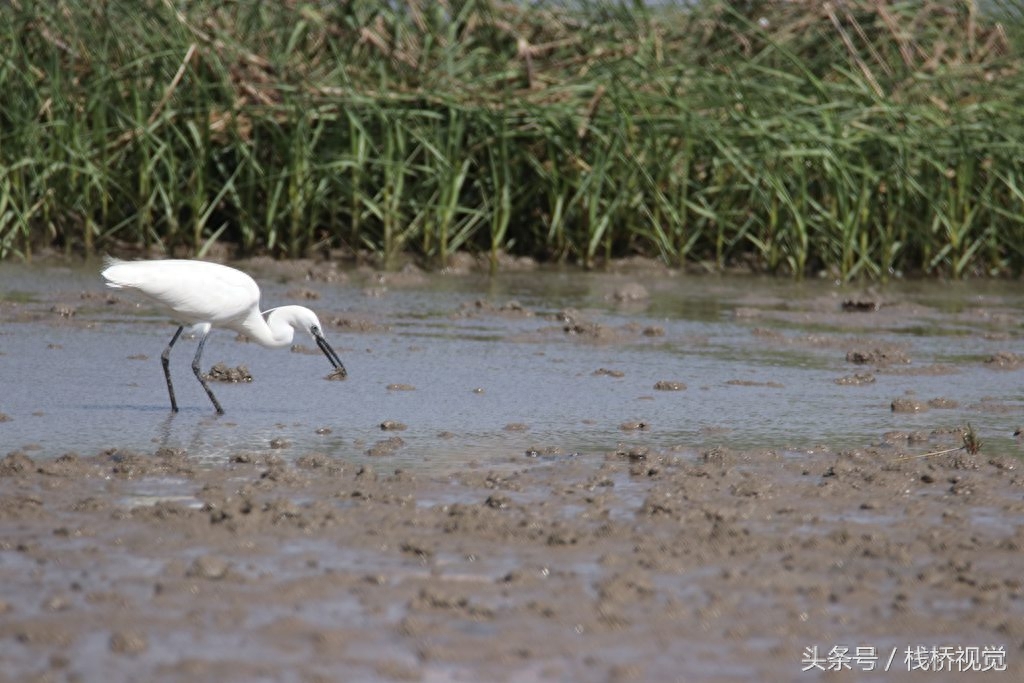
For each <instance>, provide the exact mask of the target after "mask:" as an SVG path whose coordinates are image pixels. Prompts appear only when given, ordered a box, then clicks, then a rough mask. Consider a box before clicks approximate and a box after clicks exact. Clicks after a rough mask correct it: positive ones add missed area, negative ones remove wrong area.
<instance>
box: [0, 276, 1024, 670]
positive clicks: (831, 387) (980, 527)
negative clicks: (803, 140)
mask: <svg viewBox="0 0 1024 683" xmlns="http://www.w3.org/2000/svg"><path fill="white" fill-rule="evenodd" d="M256 266H257V267H258V268H262V269H263V271H262V275H261V277H259V278H258V279H260V281H261V282H269V283H270V284H269V285H268V286H267V287H265V289H266V290H268V294H270V295H272V298H273V301H274V303H279V302H282V301H285V300H288V299H292V300H296V299H306V300H309V301H310V305H313V306H314V307H316V308H317V309H318V311H322V314H321V319H322V320H325V321H327V320H330V321H331V323H330V325H329V326H328V329H327V332H328V336H329V338H330V339H331V341H332V344H334V345H335V347H336V348H337V350H338V351H339V353H340V354H341V356H342V357H343V358H344V359H345V361H346V365H347V366H348V367H349V372H350V374H349V377H348V378H347V379H345V381H343V382H333V381H325V374H326V372H327V371H328V369H329V368H327V367H325V364H324V363H323V358H321V357H318V356H315V355H312V354H306V353H303V352H302V351H303V350H302V348H297V349H295V350H294V351H295V352H294V353H288V352H287V351H279V352H270V351H264V350H256V349H250V347H252V346H253V345H251V344H246V343H244V342H243V341H239V340H232V339H231V337H232V335H231V334H229V333H221V336H220V337H218V338H217V339H218V340H219V341H218V342H216V345H215V343H214V342H211V345H210V347H209V349H208V354H209V359H210V363H211V364H213V363H215V362H223V363H224V364H225V365H224V366H223V367H224V368H226V369H228V370H232V369H236V368H251V369H252V373H251V374H252V377H253V381H251V382H250V381H245V382H230V381H228V382H225V383H223V384H221V383H218V387H217V391H218V396H219V397H220V398H221V399H222V402H223V403H224V404H225V408H226V410H227V413H228V414H227V415H225V416H224V417H221V418H217V417H215V416H213V415H211V414H208V413H209V412H212V411H210V410H209V405H208V404H207V403H206V401H205V397H204V396H203V395H202V394H201V393H200V392H201V389H198V387H197V386H191V385H189V384H187V382H188V375H189V374H190V369H189V368H188V362H189V360H190V355H191V354H190V352H189V351H187V350H186V351H183V352H181V356H180V357H177V356H175V358H174V360H173V361H172V362H175V363H177V365H176V366H175V367H176V369H177V370H178V371H180V374H176V375H175V377H176V388H178V387H180V388H179V389H178V391H179V402H181V403H182V404H183V410H182V413H181V414H179V415H177V416H174V417H168V416H167V414H166V413H167V406H166V404H165V403H164V401H165V400H166V394H165V393H161V392H165V391H166V390H165V389H164V388H163V387H162V383H163V378H162V371H161V370H160V367H159V354H160V352H161V350H162V348H163V346H164V345H165V344H166V341H167V339H169V336H170V334H169V332H172V331H173V328H172V327H171V326H169V325H167V324H166V323H164V322H161V321H159V320H157V319H155V318H153V319H150V318H148V317H147V313H146V311H144V310H139V309H138V308H133V305H132V304H131V303H129V302H126V301H123V300H120V299H117V300H111V299H109V298H108V297H107V294H106V293H105V292H103V291H102V289H101V288H100V287H98V286H97V284H96V283H95V282H94V281H93V280H92V279H91V278H92V277H93V276H92V274H91V273H88V272H78V271H74V270H72V271H70V272H63V271H61V272H58V273H57V274H56V275H54V274H53V273H52V272H47V274H46V277H42V278H38V277H36V276H35V275H33V274H32V273H28V272H26V273H20V274H19V273H16V274H15V275H10V272H8V273H7V274H6V275H5V274H2V273H0V281H3V284H4V286H5V292H6V293H5V295H4V298H3V300H2V301H0V315H2V318H3V324H2V325H0V372H2V373H3V377H4V381H5V383H8V384H9V385H11V386H14V385H16V386H17V387H18V391H16V392H14V393H11V392H8V393H7V394H6V395H5V396H4V398H3V399H2V400H0V411H2V413H3V416H2V417H0V442H2V444H3V448H2V449H0V587H2V588H0V680H10V681H31V680H38V681H87V680H98V679H104V680H147V681H179V680H211V681H212V680H218V681H338V680H344V681H479V680H487V681H672V680H680V681H747V680H779V681H783V680H878V681H890V680H974V679H979V680H1020V679H1021V677H1022V675H1024V571H1022V569H1024V561H1022V559H1021V558H1022V557H1024V554H1022V553H1024V473H1022V471H1021V464H1022V463H1021V457H1020V446H1019V444H1018V442H1017V438H1019V435H1018V436H1014V432H1015V431H1016V430H1018V428H1019V427H1020V425H1021V423H1022V422H1024V420H1021V415H1020V413H1021V403H1020V391H1019V388H1017V385H1018V384H1019V382H1020V380H1021V379H1022V378H1021V376H1020V375H1019V370H1020V367H1019V366H1020V361H1019V358H1018V357H1017V356H1016V355H1015V351H1019V349H1020V348H1021V344H1020V339H1019V324H1018V323H1017V320H1018V319H1019V315H1020V313H1021V310H1022V309H1024V301H1022V300H1021V298H1020V297H1018V296H1017V295H1016V294H1015V292H1014V291H1013V288H1011V287H1009V286H1007V287H1005V288H1002V287H1001V286H999V285H990V286H989V287H991V289H986V288H985V286H982V287H981V289H980V290H968V291H958V290H956V289H955V288H953V287H952V286H949V285H944V284H942V283H925V284H922V285H920V287H919V288H918V287H917V286H916V285H915V286H906V287H904V288H902V289H901V288H898V287H894V288H891V289H886V290H883V291H882V293H877V292H862V291H853V292H849V291H838V290H837V291H835V292H832V291H823V290H825V288H823V287H821V286H820V285H817V286H816V287H809V288H800V287H798V288H796V289H791V287H796V286H794V285H779V286H778V288H777V289H775V288H774V287H775V286H774V285H771V284H767V283H765V282H763V281H760V282H758V283H755V284H754V286H751V284H752V283H744V282H739V283H732V282H723V281H722V280H720V279H712V278H707V279H703V280H702V279H696V278H686V279H685V281H683V280H681V279H680V278H679V276H677V275H673V274H666V273H665V272H661V271H657V272H649V270H643V271H640V272H629V273H626V274H621V273H613V274H608V275H601V276H591V275H583V274H573V275H571V276H570V277H563V276H562V275H557V274H556V275H545V276H543V277H541V276H540V275H539V274H535V273H531V274H527V275H526V276H525V277H524V279H523V280H517V279H515V278H512V279H511V280H509V281H505V284H502V282H503V281H500V280H499V281H497V283H496V282H495V281H490V280H486V279H480V280H477V279H472V276H471V275H465V274H449V275H447V276H435V275H427V274H423V273H419V272H418V271H415V270H407V271H404V272H403V273H399V274H378V273H366V272H359V271H352V272H346V271H342V270H336V269H332V268H325V267H322V266H316V265H310V264H283V265H277V264H267V263H261V264H256ZM311 268H312V270H311ZM5 277H7V278H8V279H7V280H4V278H5ZM445 278H447V279H445ZM545 278H548V281H547V282H545V283H543V285H544V286H543V288H542V289H540V290H538V289H535V288H534V287H536V286H537V282H538V281H542V280H545ZM455 279H459V280H460V281H459V282H457V283H456V284H452V280H455ZM581 281H586V282H587V285H586V287H584V288H582V289H580V287H581V285H580V284H579V283H580V282H581ZM687 288H693V289H692V293H690V290H687V291H688V293H687V294H686V296H683V297H681V298H676V294H675V293H676V292H678V291H679V290H680V289H687ZM423 292H427V294H423ZM140 321H142V322H141V323H140ZM27 337H30V338H31V342H26V341H24V340H25V339H26V338H27ZM307 345H308V344H307ZM215 347H216V350H214V349H215ZM111 358H112V359H113V360H111ZM15 361H17V362H15ZM296 377H299V378H301V381H299V380H297V379H296ZM179 378H180V379H179ZM192 382H193V384H195V380H194V378H193V379H192ZM37 384H41V385H43V388H44V390H45V391H44V390H39V391H36V390H34V389H33V388H32V387H33V385H37ZM548 385H552V386H548ZM97 387H100V388H102V391H98V390H97ZM107 387H109V388H107ZM338 406H341V407H340V408H339V407H338ZM968 424H970V425H971V428H972V429H974V430H977V433H978V435H980V438H981V440H982V443H981V449H980V450H979V451H978V452H976V453H969V452H967V450H966V449H965V448H963V447H962V446H963V445H964V436H963V434H964V431H965V430H966V429H967V425H968ZM844 648H845V649H844ZM917 648H925V650H924V652H925V654H921V651H919V650H917ZM971 648H974V649H975V651H980V652H984V653H986V658H985V661H984V666H982V665H981V663H980V662H979V665H978V666H977V667H976V668H978V669H981V668H987V669H988V671H984V672H982V671H973V670H971V671H965V672H961V671H960V669H963V668H965V667H970V666H971V661H969V659H967V658H966V657H967V655H965V653H970V652H971V651H972V650H971ZM908 651H912V652H916V653H918V654H916V655H911V656H908ZM844 652H847V653H849V654H851V655H852V654H853V653H856V654H857V656H856V657H844V656H843V653H844ZM927 652H931V653H932V654H931V655H928V654H927ZM936 653H938V654H936ZM872 657H874V658H875V659H872ZM869 665H870V670H869ZM909 668H918V669H928V670H927V671H914V672H909V671H908V669H909ZM833 669H834V670H833Z"/></svg>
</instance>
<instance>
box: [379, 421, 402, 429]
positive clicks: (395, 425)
mask: <svg viewBox="0 0 1024 683" xmlns="http://www.w3.org/2000/svg"><path fill="white" fill-rule="evenodd" d="M380 429H381V431H383V432H401V431H404V430H405V429H407V427H406V426H405V425H404V424H403V423H401V422H397V421H395V420H384V421H383V422H381V423H380Z"/></svg>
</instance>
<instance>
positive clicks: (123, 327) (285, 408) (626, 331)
mask: <svg viewBox="0 0 1024 683" xmlns="http://www.w3.org/2000/svg"><path fill="white" fill-rule="evenodd" d="M98 270H99V266H98V264H93V265H91V266H82V267H75V268H65V267H28V266H23V265H17V264H4V265H3V266H2V267H0V316H2V320H3V322H2V325H0V378H2V383H3V386H4V391H3V396H2V397H0V412H2V413H4V414H5V415H6V416H7V417H8V418H9V419H8V420H7V421H5V422H0V441H2V444H3V449H4V451H5V452H6V451H10V450H13V449H24V450H26V451H28V452H29V453H30V454H32V455H33V456H34V457H35V456H40V455H41V456H57V455H60V454H62V453H65V452H68V451H75V452H78V453H82V454H90V453H94V452H96V451H98V450H102V449H107V448H119V449H132V450H139V451H144V452H150V451H153V450H154V449H156V448H158V447H161V446H168V447H173V448H184V449H187V451H188V452H189V454H190V455H191V456H192V457H197V458H209V459H211V460H217V459H220V458H224V457H226V456H227V454H228V453H229V452H237V451H239V450H245V449H252V450H257V451H265V450H267V449H268V448H270V442H271V440H274V439H283V440H284V442H286V443H285V447H284V448H281V449H280V451H279V452H280V454H281V455H282V457H296V456H298V455H301V454H303V453H307V452H313V451H315V452H320V453H325V454H327V455H330V456H333V457H338V458H345V459H353V460H359V459H364V458H368V457H370V456H368V455H367V451H368V450H369V449H370V448H371V447H372V446H373V445H374V444H375V443H377V442H378V441H381V440H383V439H386V438H389V437H392V436H396V435H397V436H400V438H401V439H402V440H403V442H404V445H402V446H401V447H399V448H398V449H397V450H396V451H395V452H394V454H393V455H389V456H387V457H388V463H389V464H392V463H393V464H395V465H396V466H398V465H401V466H403V467H416V468H418V467H429V468H431V469H441V470H447V469H458V468H460V467H463V466H465V465H467V464H471V463H483V464H488V465H490V464H496V463H499V462H502V461H507V460H510V459H520V460H521V459H522V457H523V455H524V454H525V453H527V452H531V453H538V454H539V455H540V457H545V455H546V454H550V453H554V454H557V455H571V454H573V453H590V452H602V451H608V450H613V449H615V448H616V446H617V444H619V443H620V442H628V444H629V445H630V446H631V447H635V446H637V445H647V446H650V447H653V448H661V449H667V448H674V449H683V450H689V449H694V450H700V449H706V448H709V447H714V446H727V447H734V448H749V447H756V448H773V449H780V450H787V451H794V452H798V451H802V450H809V449H815V448H818V447H820V445H821V444H828V445H829V446H830V447H833V448H835V447H841V448H847V447H848V448H858V447H863V446H867V445H872V444H878V443H879V442H881V441H882V440H883V435H885V434H886V433H887V432H892V431H903V432H923V433H929V432H931V431H932V430H953V429H955V428H957V427H958V426H961V425H964V424H966V423H970V424H971V425H972V426H973V427H974V428H975V429H976V430H977V432H978V433H979V434H980V435H981V437H982V439H983V440H984V446H985V448H986V449H989V450H991V451H996V452H1012V453H1016V452H1017V448H1018V447H1017V444H1016V441H1015V440H1014V437H1013V432H1014V429H1015V428H1016V427H1017V426H1018V425H1019V414H1020V410H1021V407H1022V405H1021V379H1022V378H1021V372H1020V371H1018V370H1015V369H1011V370H1005V369H993V367H992V365H993V364H991V363H986V362H985V361H986V359H988V358H990V357H992V356H993V355H994V354H996V353H1000V352H1014V351H1018V350H1019V347H1020V346H1021V344H1020V338H1019V324H1018V322H1017V321H1018V320H1020V319H1021V316H1022V313H1024V311H1022V309H1024V296H1022V295H1021V292H1020V287H1019V286H1018V285H1017V284H1016V283H1008V282H968V283H944V282H934V281H928V282H912V283H895V284H891V285H887V286H884V287H879V288H878V289H877V290H876V291H871V292H864V291H862V290H859V289H856V288H844V287H838V286H834V285H832V284H829V283H827V282H823V281H813V282H807V283H792V282H788V281H780V280H772V279H765V278H756V277H714V276H686V275H676V274H671V273H667V272H666V271H661V270H652V269H647V270H638V271H635V272H625V273H615V274H608V273H583V272H578V271H558V270H551V271H548V270H539V271H531V272H520V273H516V272H511V273H505V274H501V275H498V276H496V277H493V278H490V277H485V276H481V275H442V274H436V275H424V276H422V277H413V278H405V279H403V278H399V277H394V278H390V279H389V276H379V275H377V274H373V273H369V272H353V273H351V274H350V277H349V278H348V280H347V281H346V282H342V283H325V282H318V281H303V280H302V279H301V277H297V278H285V277H281V276H280V275H279V274H276V273H275V274H269V273H265V274H263V275H261V274H260V273H259V272H258V271H256V272H255V273H254V274H255V275H256V277H257V280H258V281H260V283H261V286H262V288H263V301H264V305H265V306H266V307H270V306H274V305H279V304H281V303H286V302H289V301H291V300H295V299H296V293H297V292H299V290H302V292H301V293H305V292H307V291H312V292H314V293H315V294H316V295H318V297H319V298H317V299H315V300H310V301H299V303H303V304H306V305H309V306H310V307H312V308H314V309H315V310H316V311H317V312H318V314H319V315H320V318H321V320H322V321H324V325H325V328H326V331H327V334H328V338H329V339H330V341H331V342H332V344H333V345H334V346H335V349H336V350H337V351H338V352H339V353H340V354H341V356H342V358H343V360H344V361H345V364H346V366H347V368H348V370H349V378H348V379H347V380H346V381H344V382H332V381H325V380H324V377H325V375H326V374H327V372H328V371H329V370H330V367H329V365H328V363H327V361H326V359H324V358H323V357H322V356H321V355H320V354H319V353H318V352H316V353H309V354H306V353H290V352H287V351H269V350H266V349H263V348H260V347H258V346H256V345H255V344H249V343H242V342H238V341H236V340H235V339H234V333H232V332H227V331H215V332H214V334H213V335H212V336H211V338H210V341H209V342H208V344H207V347H206V352H205V355H204V359H203V367H204V368H209V367H210V366H212V365H213V364H214V363H215V362H218V361H223V362H225V363H227V364H228V365H229V366H232V367H233V366H236V365H239V364H244V365H246V366H247V367H248V368H249V370H250V371H251V372H252V374H253V376H254V377H255V381H254V382H252V383H251V384H242V385H227V384H221V383H214V384H213V385H212V386H213V388H214V392H215V393H216V394H217V396H218V397H219V398H220V400H221V403H222V404H223V405H224V407H225V410H226V412H227V414H226V415H224V416H222V417H217V416H215V415H214V413H213V409H212V407H211V405H210V404H209V402H208V400H207V399H206V396H205V395H204V394H203V393H202V390H201V388H200V387H199V385H198V383H197V382H196V381H195V379H194V378H193V377H192V375H191V371H190V368H189V364H190V362H191V357H192V354H193V353H194V350H195V341H194V340H193V341H190V340H184V341H181V342H179V343H178V345H177V346H176V347H175V352H174V354H172V373H173V377H174V381H175V387H176V391H177V395H178V401H179V405H180V406H181V408H182V411H181V413H179V414H177V415H172V414H170V413H169V410H168V399H167V393H166V389H165V386H164V379H163V373H162V370H161V367H160V352H161V351H162V350H163V348H164V346H165V345H166V343H167V341H168V340H169V338H170V336H171V334H172V333H173V331H174V327H173V325H171V324H170V323H169V322H168V321H166V320H164V319H162V318H161V317H160V316H159V315H158V314H156V313H155V312H154V311H153V310H152V309H150V308H148V307H147V306H146V305H145V304H141V305H140V304H138V303H137V302H136V301H134V300H132V299H131V298H130V297H129V296H126V295H123V294H119V295H118V297H117V298H118V301H116V302H110V301H108V294H110V292H108V290H106V289H105V288H104V287H103V285H102V283H101V280H100V278H99V275H98ZM634 283H636V284H640V285H642V286H643V287H644V288H645V289H646V291H647V293H648V294H649V296H648V297H646V298H643V299H641V300H639V301H631V302H625V303H623V302H620V301H618V299H617V298H616V293H623V292H625V293H628V291H629V290H628V289H624V288H625V287H626V286H627V285H632V284H634ZM849 299H856V300H871V301H877V302H879V303H881V304H882V307H881V309H880V310H879V311H876V312H851V313H844V312H843V311H842V306H841V304H842V302H843V301H844V300H849ZM478 301H485V302H487V303H488V304H489V305H484V306H478V305H476V302H478ZM510 301H515V302H518V303H519V304H520V305H521V309H519V308H516V307H512V310H499V309H501V307H503V306H506V304H508V303H509V302H510ZM69 308H70V309H73V314H72V315H67V314H68V313H69V312H70V311H69V310H68V309H69ZM506 308H508V307H507V306H506ZM566 309H575V311H576V313H574V314H571V315H573V316H574V320H575V321H576V322H577V323H581V324H583V325H584V327H583V328H581V329H582V333H579V334H570V333H567V332H565V331H564V328H565V326H566V323H565V322H564V321H563V319H562V317H563V316H560V312H563V311H565V310H566ZM338 318H345V319H353V320H357V321H362V322H365V323H368V324H367V325H366V326H365V328H364V329H365V330H366V331H350V330H349V329H347V328H346V329H342V328H339V327H337V326H336V325H334V324H332V323H331V322H328V321H332V320H335V319H338ZM588 326H589V327H588ZM645 331H646V333H645ZM297 342H298V343H301V344H303V345H305V346H306V347H308V348H311V349H313V351H314V352H315V346H314V345H313V343H312V341H311V340H309V339H298V338H297ZM889 346H894V347H897V348H898V349H899V350H900V351H901V352H902V353H903V354H904V355H905V356H906V358H907V359H909V363H896V364H895V365H893V366H890V367H888V368H874V367H873V366H872V365H865V366H858V365H854V364H852V363H850V362H848V361H847V360H846V355H847V352H848V351H850V350H853V349H873V348H877V347H889ZM600 369H606V370H610V371H613V372H614V373H621V376H614V375H610V374H600V373H599V374H595V373H596V372H597V371H599V370H600ZM858 372H871V373H872V374H873V375H874V377H875V381H874V382H873V383H870V384H860V385H853V386H843V385H838V384H837V383H836V382H835V380H836V379H838V378H840V377H844V376H849V375H853V374H854V373H858ZM659 381H670V382H681V383H683V384H685V385H686V389H685V390H682V391H662V390H656V389H655V388H654V387H655V384H656V383H657V382H659ZM389 385H407V386H406V387H405V388H404V389H396V388H394V387H393V386H392V387H390V388H389ZM409 387H412V388H411V389H410V388H409ZM903 397H906V398H911V399H913V400H916V401H919V402H921V403H927V401H929V400H931V399H936V398H944V399H950V400H951V401H952V402H955V407H946V408H941V407H940V408H931V409H929V410H925V411H923V412H920V413H904V412H893V411H892V410H891V407H890V405H891V403H892V401H893V399H896V398H903ZM385 420H393V421H397V422H400V423H403V424H404V425H406V427H407V428H406V429H405V430H402V431H382V430H381V428H380V425H381V423H382V422H383V421H385ZM625 423H643V424H644V425H645V428H644V429H642V430H624V429H623V427H622V425H623V424H625ZM510 425H512V426H511V427H510ZM950 438H953V437H950ZM903 443H904V445H905V443H906V442H905V441H904V442H903ZM951 444H952V445H957V444H956V442H955V439H954V441H952V442H951ZM929 448H930V446H929V445H922V452H924V451H926V450H928V449H929Z"/></svg>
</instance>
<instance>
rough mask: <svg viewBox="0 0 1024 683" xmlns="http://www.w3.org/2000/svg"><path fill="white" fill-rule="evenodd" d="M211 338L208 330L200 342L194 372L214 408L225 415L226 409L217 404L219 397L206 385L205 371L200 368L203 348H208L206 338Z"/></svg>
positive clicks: (194, 360)
mask: <svg viewBox="0 0 1024 683" xmlns="http://www.w3.org/2000/svg"><path fill="white" fill-rule="evenodd" d="M209 336H210V331H209V330H207V331H206V334H204V335H203V338H202V339H200V340H199V348H198V349H196V357H195V358H193V359H192V372H193V373H195V376H196V379H197V380H199V383H200V384H202V385H203V389H205V390H206V395H207V396H209V397H210V401H212V402H213V407H214V408H216V409H217V414H218V415H223V414H224V409H223V408H221V407H220V403H218V402H217V397H216V396H214V395H213V391H211V390H210V386H209V385H208V384H207V383H206V379H205V378H204V377H203V371H202V370H201V369H200V368H199V358H200V356H202V355H203V347H204V346H206V338H207V337H209Z"/></svg>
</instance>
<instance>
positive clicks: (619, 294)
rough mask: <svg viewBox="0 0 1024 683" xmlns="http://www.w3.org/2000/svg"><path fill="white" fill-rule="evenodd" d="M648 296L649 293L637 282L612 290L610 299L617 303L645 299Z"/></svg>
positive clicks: (648, 297)
mask: <svg viewBox="0 0 1024 683" xmlns="http://www.w3.org/2000/svg"><path fill="white" fill-rule="evenodd" d="M650 298H651V293H650V292H648V291H647V288H646V287H644V286H643V285H642V284H640V283H639V282H630V283H628V284H625V285H623V286H621V287H619V288H618V289H616V290H615V291H614V292H612V295H611V299H612V300H613V301H617V302H619V303H628V302H636V301H646V300H647V299H650Z"/></svg>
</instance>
